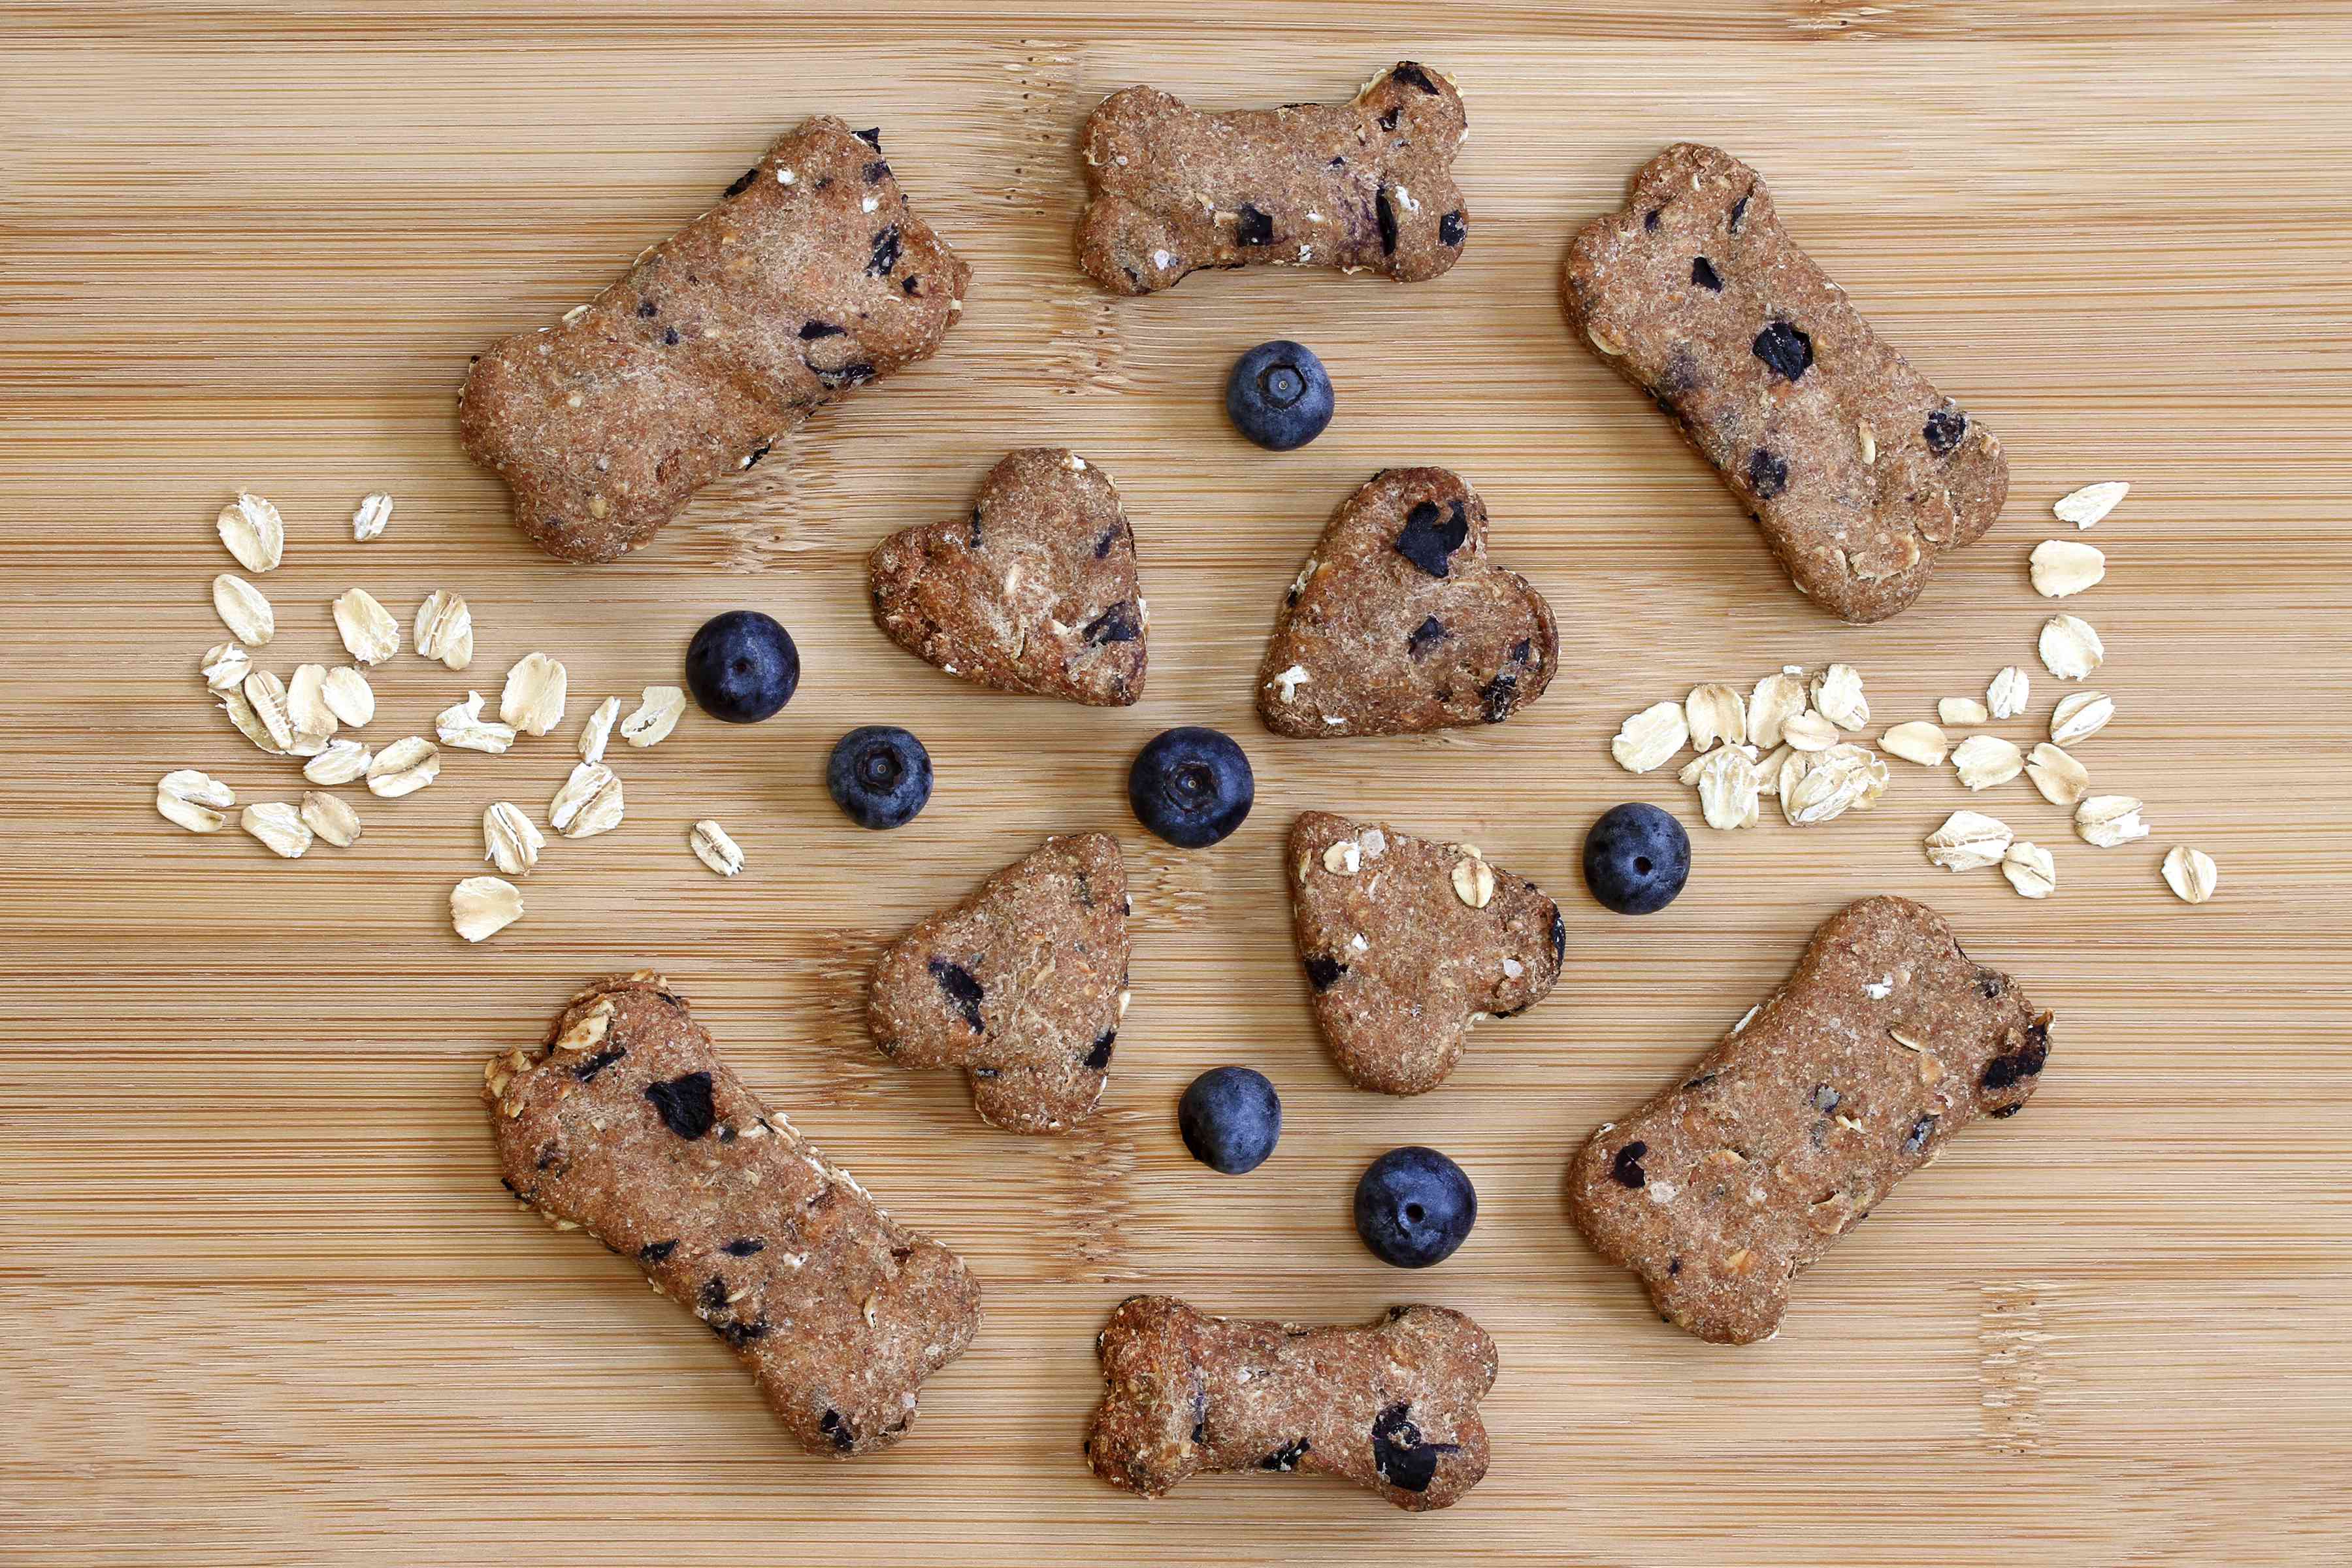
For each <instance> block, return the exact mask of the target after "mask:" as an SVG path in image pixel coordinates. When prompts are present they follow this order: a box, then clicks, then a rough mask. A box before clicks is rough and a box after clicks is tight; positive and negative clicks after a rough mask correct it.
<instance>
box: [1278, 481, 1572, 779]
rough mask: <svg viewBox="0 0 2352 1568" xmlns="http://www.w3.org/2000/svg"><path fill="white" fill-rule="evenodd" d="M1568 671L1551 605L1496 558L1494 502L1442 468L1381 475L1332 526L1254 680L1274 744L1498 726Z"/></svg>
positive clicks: (1301, 576)
mask: <svg viewBox="0 0 2352 1568" xmlns="http://www.w3.org/2000/svg"><path fill="white" fill-rule="evenodd" d="M1558 665H1559V630H1558V629H1557V628H1556V627H1555V626H1554V625H1553V623H1552V616H1551V606H1550V605H1549V604H1546V603H1545V602H1544V596H1543V595H1541V594H1538V593H1537V592H1536V590H1535V585H1534V584H1531V583H1529V582H1528V580H1527V579H1526V578H1524V577H1522V576H1520V575H1519V574H1517V573H1516V572H1507V571H1505V570H1504V569H1503V568H1502V567H1500V566H1496V565H1495V564H1493V563H1490V562H1489V561H1488V560H1487V559H1486V502H1484V501H1482V500H1479V499H1478V496H1477V493H1476V492H1475V491H1474V490H1473V489H1471V488H1470V487H1469V486H1468V485H1466V484H1465V483H1464V482H1463V481H1462V479H1461V477H1460V476H1459V475H1457V474H1454V473H1451V472H1449V471H1448V470H1446V469H1444V468H1384V469H1382V470H1381V472H1379V473H1377V474H1374V475H1373V476H1372V477H1371V479H1370V480H1369V481H1368V482H1366V483H1365V484H1364V485H1363V486H1362V487H1361V488H1360V489H1358V490H1357V491H1356V493H1355V494H1353V495H1351V496H1349V498H1348V499H1347V500H1345V501H1343V502H1341V503H1340V506H1339V510H1338V511H1336V512H1334V513H1333V514H1332V517H1331V521H1330V524H1329V525H1328V527H1326V528H1325V529H1324V530H1323V537H1322V538H1320V539H1318V541H1316V542H1315V552H1314V553H1313V554H1312V555H1310V556H1308V557H1307V564H1306V565H1304V566H1302V567H1300V568H1299V571H1298V576H1297V579H1296V580H1295V581H1293V582H1292V584H1291V585H1290V592H1289V594H1288V595H1286V597H1285V598H1284V600H1283V608H1282V614H1281V615H1280V616H1277V617H1276V620H1275V623H1274V637H1273V638H1272V640H1271V641H1269V642H1268V643H1267V644H1266V649H1265V664H1264V665H1263V666H1262V667H1260V668H1259V671H1258V688H1257V710H1258V716H1259V717H1260V718H1261V719H1263V720H1265V726H1266V728H1267V729H1269V730H1272V731H1274V732H1275V733H1276V734H1277V735H1295V736H1302V737H1313V736H1318V735H1399V734H1406V733H1410V732H1412V731H1421V730H1442V729H1446V728H1450V727H1452V726H1455V725H1462V724H1499V723H1501V722H1502V721H1504V720H1506V719H1507V718H1509V717H1510V716H1511V715H1512V714H1514V713H1516V712H1517V711H1518V710H1520V709H1522V708H1524V707H1526V706H1527V705H1528V703H1530V702H1533V701H1534V700H1536V699H1537V698H1538V697H1540V696H1542V695H1543V691H1544V688H1545V687H1547V686H1549V684H1551V678H1552V671H1553V670H1554V668H1557V667H1558Z"/></svg>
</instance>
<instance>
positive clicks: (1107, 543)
mask: <svg viewBox="0 0 2352 1568" xmlns="http://www.w3.org/2000/svg"><path fill="white" fill-rule="evenodd" d="M1124 526H1125V525H1124V524H1121V523H1116V522H1114V523H1112V524H1111V525H1110V526H1109V527H1108V528H1106V529H1104V530H1103V531H1102V537H1101V538H1100V539H1097V540H1096V541H1095V559H1096V560H1097V561H1103V560H1108V558H1109V556H1110V552H1111V551H1112V549H1113V548H1114V547H1116V546H1117V545H1118V536H1119V532H1120V530H1121V529H1122V528H1123V527H1124ZM979 531H980V523H979V521H978V519H977V515H976V514H975V518H974V521H973V523H972V532H973V533H974V534H975V535H977V534H978V533H979ZM978 545H979V541H978V540H977V539H976V538H975V539H974V541H973V547H974V548H975V549H976V548H978Z"/></svg>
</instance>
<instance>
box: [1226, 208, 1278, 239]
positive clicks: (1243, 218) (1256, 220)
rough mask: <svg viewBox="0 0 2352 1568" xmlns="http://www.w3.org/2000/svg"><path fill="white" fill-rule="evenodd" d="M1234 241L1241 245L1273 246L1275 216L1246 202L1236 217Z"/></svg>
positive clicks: (1236, 213)
mask: <svg viewBox="0 0 2352 1568" xmlns="http://www.w3.org/2000/svg"><path fill="white" fill-rule="evenodd" d="M1234 241H1235V242H1236V243H1237V244H1241V245H1272V244H1273V243H1274V215H1273V214H1272V213H1268V212H1261V211H1259V210H1258V209H1257V208H1256V207H1254V206H1252V205H1250V204H1249V203H1247V202H1244V203H1243V204H1242V205H1241V206H1240V208H1239V209H1238V210H1237V211H1236V212H1235V214H1234Z"/></svg>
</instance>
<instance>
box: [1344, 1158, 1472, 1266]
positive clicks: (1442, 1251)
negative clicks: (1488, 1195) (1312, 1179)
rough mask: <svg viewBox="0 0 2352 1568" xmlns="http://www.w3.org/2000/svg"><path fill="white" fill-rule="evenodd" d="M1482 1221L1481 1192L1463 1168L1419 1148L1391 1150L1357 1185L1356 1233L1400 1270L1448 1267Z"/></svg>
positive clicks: (1366, 1171) (1385, 1261)
mask: <svg viewBox="0 0 2352 1568" xmlns="http://www.w3.org/2000/svg"><path fill="white" fill-rule="evenodd" d="M1477 1218H1478V1190H1477V1189H1476V1188H1475V1187H1474V1186H1472V1185H1471V1184H1470V1178H1469V1177H1468V1176H1467V1175H1465V1173H1463V1170H1462V1167H1461V1166H1459V1165H1457V1164H1455V1163H1454V1162H1453V1161H1451V1160H1449V1159H1447V1158H1446V1157H1445V1156H1444V1155H1443V1154H1441V1153H1439V1152H1437V1151H1436V1150H1434V1149H1424V1148H1423V1147H1422V1146H1420V1145H1419V1144H1407V1145H1406V1146H1405V1147H1403V1148H1402V1149H1391V1150H1390V1151H1389V1152H1387V1153H1385V1154H1383V1155H1381V1157H1380V1158H1379V1159H1377V1160H1375V1161H1373V1162H1372V1163H1371V1164H1370V1166H1369V1167H1368V1168H1367V1169H1366V1170H1365V1172H1364V1173H1363V1176H1362V1177H1361V1179H1360V1180H1359V1181H1358V1182H1357V1183H1356V1234H1357V1235H1358V1236H1360V1237H1363V1238H1364V1245H1365V1246H1366V1247H1370V1248H1371V1249H1372V1256H1373V1257H1375V1258H1379V1259H1380V1260H1381V1262H1383V1263H1392V1264H1394V1265H1396V1266H1397V1267H1398V1268H1428V1267H1429V1266H1430V1265H1432V1264H1433V1263H1443V1262H1444V1261H1445V1260H1446V1259H1447V1258H1451V1257H1453V1256H1454V1248H1456V1247H1460V1246H1461V1245H1462V1243H1463V1240H1464V1238H1465V1237H1468V1236H1469V1234H1470V1227H1471V1226H1473V1225H1474V1224H1475V1223H1476V1222H1477Z"/></svg>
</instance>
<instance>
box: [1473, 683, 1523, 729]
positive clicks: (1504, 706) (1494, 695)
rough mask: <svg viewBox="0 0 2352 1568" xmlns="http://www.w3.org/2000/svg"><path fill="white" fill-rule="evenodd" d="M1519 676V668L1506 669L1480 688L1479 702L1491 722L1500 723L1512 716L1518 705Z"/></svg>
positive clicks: (1488, 721) (1487, 720)
mask: <svg viewBox="0 0 2352 1568" xmlns="http://www.w3.org/2000/svg"><path fill="white" fill-rule="evenodd" d="M1518 696H1519V676H1518V672H1517V670H1512V669H1506V670H1501V671H1499V672H1497V673H1496V676H1495V679H1492V680H1490V681H1488V682H1486V685H1484V686H1482V687H1480V688H1479V689H1478V702H1479V705H1480V707H1481V708H1482V709H1483V710H1485V711H1484V717H1485V719H1486V722H1487V723H1489V724H1499V723H1501V722H1502V721H1504V720H1506V719H1507V718H1509V717H1510V716H1511V710H1512V709H1513V708H1516V707H1517V706H1518Z"/></svg>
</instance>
